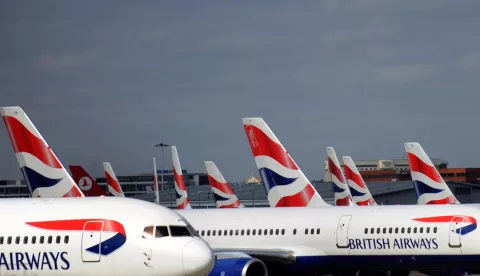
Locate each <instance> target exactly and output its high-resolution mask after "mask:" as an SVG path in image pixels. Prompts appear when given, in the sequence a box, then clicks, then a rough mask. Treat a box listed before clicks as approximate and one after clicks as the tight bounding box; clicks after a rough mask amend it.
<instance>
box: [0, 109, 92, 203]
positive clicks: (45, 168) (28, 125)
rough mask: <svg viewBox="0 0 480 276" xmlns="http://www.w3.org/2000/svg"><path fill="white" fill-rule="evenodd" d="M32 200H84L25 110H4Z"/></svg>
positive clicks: (4, 119) (5, 120)
mask: <svg viewBox="0 0 480 276" xmlns="http://www.w3.org/2000/svg"><path fill="white" fill-rule="evenodd" d="M0 113H1V114H2V118H3V121H4V123H5V127H6V128H7V131H8V135H9V136H10V141H11V142H12V146H13V150H14V151H15V155H16V157H17V161H18V163H19V165H20V168H21V170H22V173H23V177H24V178H25V181H26V183H27V186H28V189H29V190H30V194H31V196H32V197H45V198H52V197H84V194H83V193H82V191H81V190H80V189H79V188H78V186H77V184H76V183H75V181H73V179H72V178H71V177H70V175H69V174H68V172H67V171H66V170H65V168H64V167H63V165H62V164H61V163H60V161H59V160H58V158H57V156H56V155H55V154H54V153H53V151H52V149H51V148H50V146H49V145H48V144H47V142H46V141H45V139H43V137H42V135H41V134H40V132H38V130H37V129H36V128H35V126H34V125H33V123H32V122H31V121H30V119H29V118H28V116H27V114H26V113H25V112H24V111H23V109H22V108H20V107H18V106H14V107H2V108H0Z"/></svg>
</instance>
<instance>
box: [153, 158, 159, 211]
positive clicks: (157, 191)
mask: <svg viewBox="0 0 480 276" xmlns="http://www.w3.org/2000/svg"><path fill="white" fill-rule="evenodd" d="M153 192H154V193H155V200H154V202H155V203H156V204H160V194H159V190H158V175H157V162H156V161H155V157H153Z"/></svg>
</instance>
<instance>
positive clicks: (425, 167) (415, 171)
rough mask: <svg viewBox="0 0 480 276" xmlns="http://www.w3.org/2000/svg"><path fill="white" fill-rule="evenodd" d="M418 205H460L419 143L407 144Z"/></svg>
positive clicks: (406, 148) (406, 149)
mask: <svg viewBox="0 0 480 276" xmlns="http://www.w3.org/2000/svg"><path fill="white" fill-rule="evenodd" d="M404 146H405V151H406V152H407V159H408V163H409V166H410V174H411V175H412V180H413V184H414V186H415V191H416V193H417V204H460V202H459V201H458V200H457V198H455V196H454V195H453V193H452V191H451V190H450V188H448V186H447V183H445V181H444V180H443V178H442V176H440V174H439V173H438V171H437V169H436V168H435V166H434V165H433V163H432V161H431V160H430V158H429V157H428V155H427V153H426V152H425V151H424V150H423V148H422V146H421V145H420V144H419V143H405V144H404Z"/></svg>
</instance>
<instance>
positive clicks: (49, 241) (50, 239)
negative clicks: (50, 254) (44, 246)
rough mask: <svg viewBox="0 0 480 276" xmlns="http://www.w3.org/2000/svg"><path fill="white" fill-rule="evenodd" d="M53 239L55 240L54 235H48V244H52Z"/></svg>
mask: <svg viewBox="0 0 480 276" xmlns="http://www.w3.org/2000/svg"><path fill="white" fill-rule="evenodd" d="M52 240H53V237H52V236H48V244H51V243H52Z"/></svg>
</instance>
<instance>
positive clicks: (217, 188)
mask: <svg viewBox="0 0 480 276" xmlns="http://www.w3.org/2000/svg"><path fill="white" fill-rule="evenodd" d="M205 168H206V169H207V175H208V182H209V184H210V189H211V191H212V193H213V196H214V197H215V204H216V205H217V208H243V207H245V206H244V205H243V204H242V203H240V200H238V197H237V195H235V193H234V192H233V190H232V187H230V185H229V184H228V182H227V181H226V180H225V178H223V175H222V174H221V173H220V170H219V169H218V168H217V165H215V163H214V162H213V161H205Z"/></svg>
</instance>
